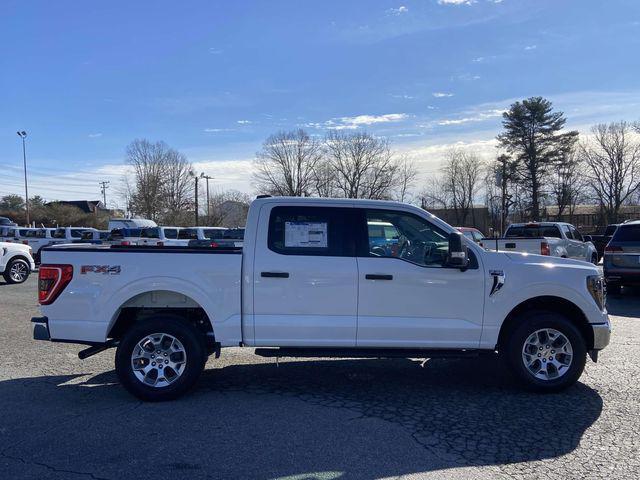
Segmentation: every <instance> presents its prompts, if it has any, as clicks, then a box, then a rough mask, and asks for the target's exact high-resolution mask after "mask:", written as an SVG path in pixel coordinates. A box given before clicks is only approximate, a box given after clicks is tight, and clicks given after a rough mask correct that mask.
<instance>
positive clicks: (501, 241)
mask: <svg viewBox="0 0 640 480" xmlns="http://www.w3.org/2000/svg"><path fill="white" fill-rule="evenodd" d="M482 243H483V245H484V246H485V247H487V248H491V249H496V250H498V251H506V252H522V253H533V254H537V255H549V256H552V257H562V258H573V259H575V260H583V261H586V262H590V263H593V264H597V263H598V252H596V247H595V246H594V245H593V243H591V242H588V241H585V240H584V238H583V237H582V234H581V233H580V232H579V231H578V229H577V228H576V227H574V226H573V225H571V224H569V223H563V222H533V223H513V224H511V225H509V227H508V228H507V230H506V231H505V234H504V237H503V238H497V239H485V240H484V241H483V242H482Z"/></svg>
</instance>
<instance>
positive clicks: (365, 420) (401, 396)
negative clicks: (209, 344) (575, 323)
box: [0, 276, 640, 480]
mask: <svg viewBox="0 0 640 480" xmlns="http://www.w3.org/2000/svg"><path fill="white" fill-rule="evenodd" d="M608 303H609V310H610V312H611V314H612V320H613V326H614V335H613V338H612V344H611V345H610V347H609V348H608V349H607V350H605V351H604V352H603V353H602V354H601V356H600V361H599V362H598V363H597V364H593V363H591V362H588V364H587V368H586V371H585V373H584V375H583V377H582V379H581V382H580V383H578V384H577V385H576V386H574V387H573V388H571V389H570V390H568V391H566V392H563V393H561V394H554V395H536V394H530V393H525V392H522V391H520V390H518V389H517V388H516V387H515V386H514V385H513V383H512V382H511V380H510V378H509V376H508V374H507V373H506V372H505V371H504V370H503V369H501V367H500V365H499V364H498V362H497V361H496V360H495V359H492V358H487V359H479V360H430V361H427V362H426V363H424V364H423V362H420V361H415V360H330V361H329V360H316V361H309V360H295V359H293V360H288V361H280V363H279V366H278V365H276V363H275V361H273V360H270V359H261V358H259V357H255V356H253V355H251V350H250V349H230V350H225V351H223V355H222V357H221V358H220V359H218V360H214V359H212V360H210V361H209V363H208V366H207V370H206V372H205V374H204V375H203V377H202V379H201V380H200V383H199V386H198V388H197V389H196V390H195V391H193V392H192V393H191V394H189V395H188V396H187V397H185V398H183V399H181V400H179V401H177V402H171V403H162V404H145V403H141V402H139V401H137V400H136V399H135V398H133V397H131V396H129V395H128V394H127V393H126V392H125V391H124V390H123V389H122V388H121V387H120V386H119V385H118V384H117V379H116V377H115V374H114V372H113V351H108V352H105V353H102V354H99V355H97V356H94V357H91V358H89V359H87V360H85V361H81V360H79V359H78V358H77V352H78V351H79V350H80V349H81V347H79V346H75V345H65V344H49V343H45V342H35V341H33V340H32V339H31V325H30V322H29V320H30V318H31V317H32V316H33V315H36V314H37V312H38V310H37V302H36V277H35V276H32V277H31V278H30V279H29V280H28V281H27V283H25V284H23V285H6V284H4V283H1V282H0V360H1V365H2V366H1V367H0V439H1V442H0V449H1V450H0V478H2V479H63V478H64V479H74V478H78V479H80V478H93V479H123V478H135V479H137V480H143V479H161V478H174V479H178V478H188V479H194V480H196V479H205V478H211V479H226V478H233V479H240V478H256V479H287V480H307V479H309V480H311V479H314V480H315V479H360V478H361V479H374V478H376V479H377V478H403V479H405V478H406V479H409V478H411V479H413V478H434V479H435V478H437V479H449V478H469V479H471V478H473V479H482V478H563V479H573V478H575V479H583V478H629V479H632V478H633V479H637V478H640V433H639V432H640V382H639V380H640V366H639V365H638V363H639V361H640V292H623V295H621V296H618V297H615V298H609V302H608Z"/></svg>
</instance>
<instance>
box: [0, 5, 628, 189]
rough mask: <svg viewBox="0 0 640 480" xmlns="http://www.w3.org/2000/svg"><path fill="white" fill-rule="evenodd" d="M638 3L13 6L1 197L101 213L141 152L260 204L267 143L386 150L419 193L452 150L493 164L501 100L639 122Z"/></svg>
mask: <svg viewBox="0 0 640 480" xmlns="http://www.w3.org/2000/svg"><path fill="white" fill-rule="evenodd" d="M639 47H640V2H638V1H636V0H627V1H623V0H619V1H613V0H607V1H606V2H604V1H595V0H593V1H591V0H575V1H563V0H530V1H525V0H502V1H496V0H476V1H473V0H469V1H460V0H439V1H438V0H401V1H379V2H378V1H370V0H368V1H327V0H323V1H322V2H311V1H291V2H285V1H261V2H249V1H227V2H223V1H217V2H216V1H201V2H197V1H194V2H177V1H153V2H151V1H148V2H143V1H141V2H119V1H114V0H112V1H106V2H86V1H74V2H71V1H56V2H51V1H41V2H39V1H30V2H26V1H7V0H5V1H4V2H3V4H2V15H1V16H0V92H2V93H0V172H2V174H0V195H1V194H6V193H13V192H16V193H19V192H21V173H22V171H21V160H22V158H21V155H22V152H21V147H20V143H19V140H20V139H19V138H18V136H17V135H16V133H15V132H16V130H18V129H21V130H22V129H24V130H27V131H28V133H29V136H28V139H27V142H28V160H29V166H30V172H31V180H32V182H30V183H32V187H31V192H32V193H33V194H40V195H42V196H44V197H45V198H47V199H54V198H61V199H72V198H88V197H91V198H97V197H98V192H99V188H98V184H97V182H98V181H100V180H103V179H104V180H111V181H112V187H113V188H112V191H111V192H112V193H115V187H116V184H117V182H118V181H119V178H120V176H119V175H120V173H121V172H122V162H123V157H124V150H125V147H126V145H127V143H129V142H130V141H131V140H133V139H134V138H137V137H143V138H148V139H150V140H164V141H166V142H167V143H169V144H170V145H171V146H173V147H175V148H177V149H179V150H181V151H183V152H184V153H185V154H187V156H188V157H189V158H190V159H191V160H192V161H194V162H195V163H196V167H197V168H198V169H200V170H203V171H205V172H207V173H208V174H210V175H213V176H214V177H216V181H215V182H216V187H217V188H238V189H242V190H245V191H250V190H251V186H250V182H249V180H250V173H251V159H252V157H253V155H254V153H255V152H256V151H257V150H258V149H259V147H260V144H261V142H262V141H263V140H264V139H265V138H266V137H267V136H268V135H269V134H270V133H273V132H276V131H278V130H282V129H292V128H297V127H303V128H306V129H308V130H309V132H310V133H313V134H318V135H322V134H324V133H325V132H326V131H327V130H328V129H332V128H338V129H345V130H351V131H357V130H366V131H369V132H371V133H374V134H377V135H386V136H388V137H389V138H390V139H391V141H392V144H393V145H394V147H395V148H396V149H398V150H400V151H403V152H405V153H407V154H408V155H409V156H411V157H412V158H414V159H415V160H416V162H417V164H418V165H419V168H420V172H421V179H424V178H425V177H426V176H428V175H430V174H432V173H433V172H435V171H436V170H437V164H438V161H439V158H440V155H441V154H442V152H443V151H444V149H446V148H447V146H449V145H451V144H457V143H459V144H464V145H467V146H468V147H469V148H472V149H476V150H477V151H478V152H479V153H481V154H482V155H485V156H490V155H492V154H493V151H494V144H493V142H492V140H493V138H494V137H495V135H496V133H497V132H498V131H499V128H500V113H501V112H502V111H503V110H504V108H506V107H507V106H508V105H509V103H511V102H512V101H514V100H517V99H521V98H524V97H528V96H532V95H543V96H547V97H548V98H550V99H551V100H552V101H554V104H555V105H556V107H557V108H559V109H561V110H563V111H564V112H565V113H566V115H567V117H568V120H569V126H570V127H573V128H578V129H580V130H582V131H586V130H587V129H588V126H589V125H590V124H592V123H595V122H600V121H611V120H619V119H626V120H638V119H640V82H639V78H640V54H639V53H638V52H640V48H639Z"/></svg>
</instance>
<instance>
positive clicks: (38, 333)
mask: <svg viewBox="0 0 640 480" xmlns="http://www.w3.org/2000/svg"><path fill="white" fill-rule="evenodd" d="M31 323H33V339H34V340H47V341H48V340H51V334H50V333H49V319H48V318H47V317H33V318H32V319H31Z"/></svg>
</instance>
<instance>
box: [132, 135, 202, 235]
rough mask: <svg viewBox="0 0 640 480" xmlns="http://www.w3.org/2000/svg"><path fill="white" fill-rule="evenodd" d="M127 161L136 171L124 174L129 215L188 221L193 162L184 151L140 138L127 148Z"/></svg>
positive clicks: (173, 221)
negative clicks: (131, 174)
mask: <svg viewBox="0 0 640 480" xmlns="http://www.w3.org/2000/svg"><path fill="white" fill-rule="evenodd" d="M126 163H127V164H128V165H129V166H130V167H131V168H132V170H133V178H130V177H128V176H125V178H124V182H123V186H122V193H123V194H124V196H125V198H126V201H127V210H128V211H129V213H130V214H132V215H143V216H144V217H146V218H150V219H152V220H156V221H160V222H163V223H170V224H177V225H182V224H187V223H189V218H190V217H189V215H188V212H189V210H191V209H192V208H193V207H192V205H193V198H192V197H193V185H192V182H191V179H190V175H189V172H191V170H192V165H191V163H190V162H189V161H188V160H187V158H186V157H185V156H184V155H183V154H181V153H180V152H178V151H176V150H174V149H173V148H170V147H169V146H168V145H167V144H166V143H164V142H155V143H151V142H149V141H148V140H144V139H137V140H134V141H133V142H131V143H130V144H129V146H128V147H127V157H126Z"/></svg>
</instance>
